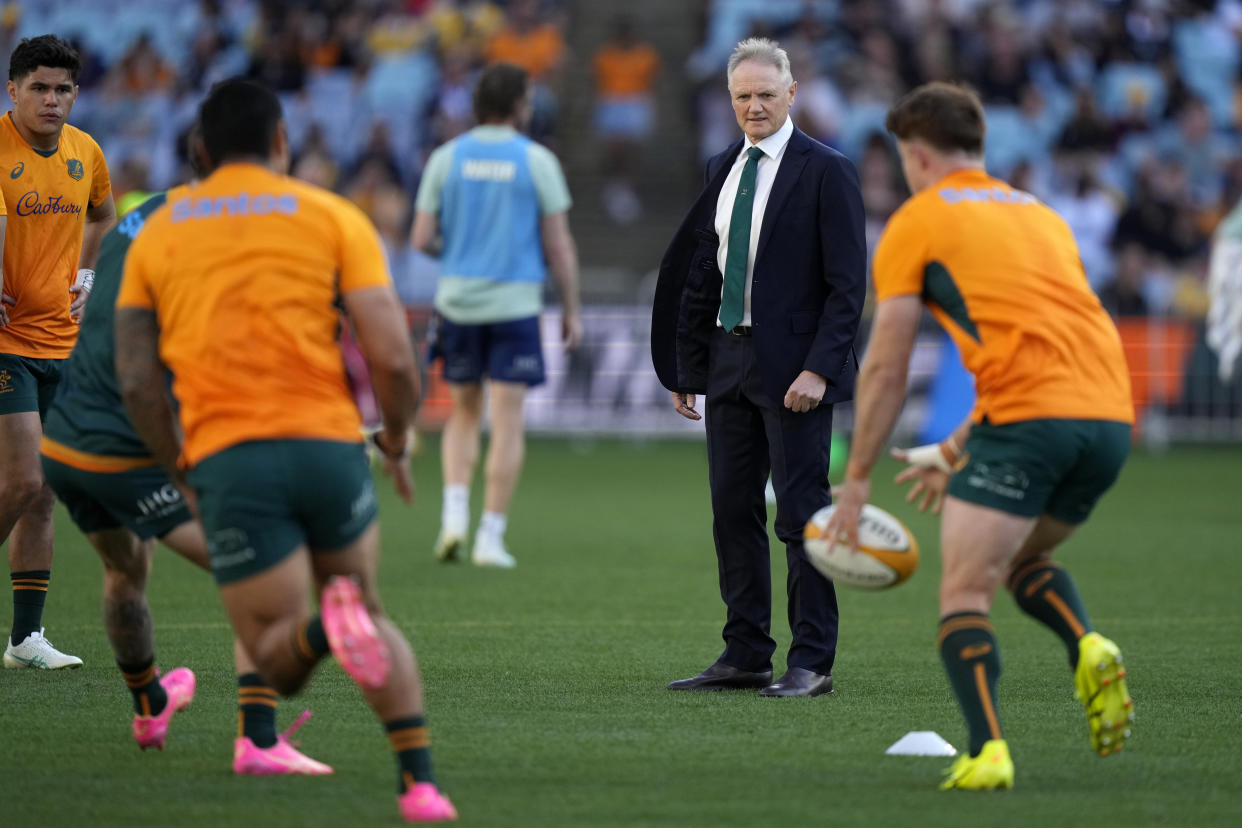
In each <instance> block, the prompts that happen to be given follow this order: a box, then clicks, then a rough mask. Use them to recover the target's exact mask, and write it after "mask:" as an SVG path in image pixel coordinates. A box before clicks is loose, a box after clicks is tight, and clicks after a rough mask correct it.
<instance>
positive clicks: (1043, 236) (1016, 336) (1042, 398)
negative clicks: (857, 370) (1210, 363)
mask: <svg viewBox="0 0 1242 828" xmlns="http://www.w3.org/2000/svg"><path fill="white" fill-rule="evenodd" d="M872 270H873V274H872V275H873V279H874V281H875V290H876V296H877V298H878V300H879V301H881V302H883V301H884V300H885V299H889V298H891V297H893V296H902V295H918V296H921V297H922V299H923V302H924V303H925V304H926V305H927V306H928V307H929V308H930V310H931V312H932V313H933V314H934V315H935V317H936V319H937V320H939V322H940V323H941V324H942V325H943V326H944V328H945V330H947V331H948V332H949V335H950V336H951V337H952V338H953V341H954V342H956V343H957V346H958V348H959V350H960V351H961V353H962V359H963V361H964V363H965V365H966V368H967V369H968V370H969V371H970V372H971V373H972V374H974V376H975V392H976V395H977V401H976V403H975V409H974V412H973V415H972V417H973V419H974V421H975V422H980V421H981V420H983V418H984V417H986V418H987V419H988V421H989V422H991V423H994V424H1003V423H1012V422H1017V421H1021V420H1032V419H1039V418H1065V419H1088V420H1116V421H1120V422H1126V423H1133V422H1134V405H1133V402H1132V400H1131V396H1130V376H1129V372H1128V369H1127V367H1126V361H1125V357H1124V355H1123V353H1122V349H1121V338H1120V336H1119V335H1118V334H1117V328H1116V326H1115V325H1113V322H1112V320H1111V319H1110V318H1109V316H1108V314H1107V313H1106V312H1105V311H1104V309H1103V308H1102V307H1101V305H1100V302H1099V300H1098V299H1097V298H1096V296H1095V294H1094V293H1093V292H1092V290H1091V288H1090V286H1089V285H1088V284H1087V277H1086V275H1085V273H1084V272H1083V269H1082V263H1081V261H1080V260H1079V257H1078V247H1077V245H1075V243H1074V238H1073V235H1072V234H1071V233H1070V229H1069V227H1068V225H1066V223H1065V222H1064V221H1063V220H1062V219H1061V217H1060V216H1058V215H1057V214H1056V213H1055V212H1053V211H1052V210H1051V209H1049V208H1048V207H1046V206H1045V205H1043V204H1041V203H1040V202H1039V201H1038V199H1036V198H1035V197H1034V196H1032V195H1030V194H1028V193H1025V192H1023V191H1021V190H1015V189H1013V188H1011V187H1010V186H1009V185H1008V184H1006V183H1005V182H1003V181H1000V180H999V179H995V178H992V177H991V176H989V175H987V173H985V172H983V171H982V170H959V171H957V172H954V173H952V174H950V175H948V176H945V177H944V178H943V179H942V180H941V181H940V182H938V183H937V184H935V185H933V186H931V187H928V188H927V189H925V190H923V191H921V192H919V193H916V194H915V195H914V196H912V197H911V198H910V199H909V200H908V201H907V202H906V203H905V204H903V205H902V206H901V208H900V209H899V210H898V211H897V212H896V213H894V214H893V217H892V218H891V219H890V220H889V223H888V227H886V228H885V230H884V235H883V237H881V239H880V243H879V246H878V247H877V248H876V252H875V261H874V263H873V267H872Z"/></svg>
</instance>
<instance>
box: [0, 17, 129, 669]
mask: <svg viewBox="0 0 1242 828" xmlns="http://www.w3.org/2000/svg"><path fill="white" fill-rule="evenodd" d="M80 69H81V61H80V59H79V58H78V54H77V52H76V51H74V49H73V47H72V46H70V45H69V44H68V43H66V42H65V41H63V40H61V39H60V38H58V37H56V36H55V35H50V34H49V35H42V36H40V37H35V38H26V39H23V40H22V41H21V43H19V44H18V45H17V48H16V49H14V50H13V54H12V56H11V57H10V60H9V80H8V83H7V85H6V86H7V89H8V92H9V99H10V100H11V101H12V102H13V109H12V111H11V112H10V113H9V114H8V115H7V116H6V117H4V118H0V159H3V160H2V161H0V192H3V195H4V202H5V204H6V205H7V206H8V208H9V216H8V223H7V227H6V228H5V246H4V277H3V283H2V286H3V292H2V295H0V308H2V309H3V310H2V311H0V543H3V542H4V540H5V539H7V540H8V542H9V573H10V578H11V580H12V583H13V627H12V629H11V631H10V633H9V638H8V641H7V642H6V646H5V649H4V658H3V660H4V666H5V667H10V668H21V667H36V668H42V669H58V668H62V667H80V666H81V665H82V660H81V659H80V658H78V657H76V656H72V655H66V654H65V653H62V652H60V651H59V650H57V649H56V648H55V647H53V646H52V645H51V643H50V642H49V641H48V640H47V639H46V638H44V637H43V625H42V620H43V605H44V601H45V600H46V598H47V589H48V584H49V581H50V578H51V574H52V572H51V570H52V507H53V506H54V505H55V502H56V498H55V495H53V493H52V490H51V489H50V488H49V487H48V486H47V485H46V484H45V483H44V480H43V473H42V470H41V468H40V465H39V440H40V438H41V436H42V422H43V419H44V417H45V416H46V414H47V407H48V405H49V404H50V403H51V400H52V395H53V393H54V392H55V390H56V384H57V382H58V381H59V379H60V373H61V369H62V366H63V363H64V361H65V358H66V357H68V356H69V352H70V350H71V349H72V348H73V343H74V341H75V340H76V338H77V334H78V326H77V322H78V320H79V319H80V316H81V313H82V307H83V306H84V305H85V303H86V297H87V294H88V293H89V292H90V289H91V286H92V284H93V283H94V278H95V274H94V271H93V269H92V268H93V267H94V265H95V259H96V257H97V256H98V255H99V245H100V241H101V240H102V239H103V236H104V234H105V233H107V232H108V230H109V229H111V227H112V226H113V225H114V224H115V223H116V210H115V208H114V206H113V203H112V183H111V180H110V179H109V177H108V165H107V163H106V162H105V161H104V157H103V153H102V152H101V151H100V149H99V145H98V144H96V143H95V141H94V140H93V139H92V138H91V136H89V135H87V134H86V133H85V132H82V131H81V130H79V129H77V128H75V127H73V126H70V125H68V124H66V123H65V121H66V119H67V118H68V117H69V113H70V111H72V109H73V104H74V102H75V101H76V100H77V97H78V85H77V79H78V72H79V71H80Z"/></svg>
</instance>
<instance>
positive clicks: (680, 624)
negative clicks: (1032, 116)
mask: <svg viewBox="0 0 1242 828" xmlns="http://www.w3.org/2000/svg"><path fill="white" fill-rule="evenodd" d="M435 449H436V447H435V445H434V444H433V445H431V446H429V447H428V451H426V452H425V453H423V454H422V455H421V456H420V457H419V458H418V459H416V461H415V472H416V478H417V482H418V484H419V486H420V487H421V489H420V495H419V499H418V501H417V503H416V504H415V506H414V507H413V508H411V509H405V508H403V507H401V506H400V505H399V504H398V503H397V502H396V500H395V498H394V497H393V496H392V495H391V486H389V485H388V484H387V483H386V481H385V482H382V483H381V490H382V491H383V492H384V493H385V494H384V497H385V500H384V503H383V512H382V519H383V526H384V561H383V567H382V573H381V574H382V590H383V594H384V599H385V603H386V606H387V608H388V610H389V612H390V613H391V614H392V616H393V617H394V618H395V619H396V621H397V622H398V623H399V625H400V626H401V627H402V628H403V629H404V630H405V631H406V632H407V633H408V635H409V636H410V638H411V640H412V641H413V643H414V645H415V648H416V650H417V652H418V655H419V658H420V661H421V664H422V670H423V676H424V679H425V681H426V685H427V701H428V711H429V716H430V720H431V725H432V734H433V740H434V750H435V757H436V762H437V770H438V773H439V776H440V780H441V782H442V784H443V787H444V788H445V790H446V791H447V792H448V793H449V794H450V795H451V796H452V797H453V799H454V800H455V802H456V803H457V806H458V808H459V810H460V812H461V818H462V824H465V825H497V826H507V825H531V826H646V825H650V826H734V825H736V826H753V825H769V824H772V825H779V824H785V823H794V824H808V825H828V824H835V825H876V826H884V825H892V826H906V825H910V826H938V825H944V826H961V825H1006V826H1016V825H1038V826H1041V828H1042V827H1043V826H1049V825H1101V826H1103V825H1126V826H1141V825H1156V824H1162V825H1163V824H1173V825H1195V826H1210V825H1236V824H1238V820H1239V818H1240V815H1242V693H1240V692H1239V687H1242V646H1239V634H1240V631H1242V602H1239V601H1238V599H1237V592H1238V588H1239V586H1240V585H1242V560H1240V557H1239V552H1240V551H1242V506H1240V505H1239V494H1240V493H1242V487H1240V486H1239V484H1240V482H1242V474H1240V472H1242V451H1240V450H1238V449H1237V448H1214V449H1181V450H1177V451H1174V452H1171V453H1168V454H1163V455H1150V454H1145V453H1141V452H1139V453H1136V455H1135V456H1134V457H1133V458H1132V460H1131V462H1130V463H1129V465H1128V466H1127V467H1126V470H1125V472H1124V474H1123V477H1122V479H1121V481H1120V482H1119V484H1118V485H1117V487H1116V488H1115V489H1114V490H1113V491H1112V492H1111V493H1110V495H1109V496H1108V497H1107V498H1106V500H1105V501H1104V503H1103V504H1102V505H1101V506H1100V508H1099V510H1098V512H1097V514H1096V516H1095V518H1094V519H1093V520H1092V521H1091V522H1090V523H1089V524H1088V525H1087V526H1086V527H1085V528H1084V529H1083V530H1082V531H1081V532H1080V533H1079V535H1078V536H1077V537H1076V538H1074V539H1073V540H1072V541H1071V543H1070V544H1069V545H1068V546H1067V547H1066V548H1065V550H1064V553H1063V554H1062V556H1061V559H1062V560H1063V561H1064V562H1066V563H1067V564H1068V566H1069V568H1070V569H1071V571H1072V572H1073V573H1074V575H1075V577H1076V578H1077V580H1078V584H1079V586H1080V588H1081V590H1082V593H1083V595H1084V596H1085V599H1086V602H1087V605H1088V608H1089V609H1090V611H1091V614H1092V616H1093V620H1094V622H1095V624H1096V626H1097V627H1098V628H1099V629H1101V630H1102V631H1104V632H1105V633H1106V634H1107V635H1109V636H1111V637H1113V638H1115V639H1116V640H1117V641H1118V642H1119V643H1120V644H1121V646H1122V648H1123V649H1124V652H1125V654H1126V661H1127V666H1128V667H1129V670H1130V679H1129V682H1130V689H1131V692H1132V694H1133V696H1134V698H1135V703H1136V709H1137V716H1138V720H1137V723H1136V725H1135V729H1134V736H1133V738H1132V739H1131V741H1130V742H1129V743H1128V744H1127V747H1126V749H1125V752H1124V753H1123V754H1121V755H1120V756H1116V757H1110V758H1108V759H1100V758H1098V757H1096V756H1095V755H1094V754H1092V753H1091V752H1090V750H1089V748H1088V745H1087V736H1086V725H1085V722H1084V720H1083V715H1082V711H1081V708H1080V706H1079V705H1078V703H1077V702H1076V701H1075V700H1074V699H1073V695H1072V685H1071V678H1070V673H1069V670H1068V668H1067V665H1066V663H1065V655H1064V652H1063V650H1062V648H1061V645H1060V644H1059V642H1058V641H1057V640H1056V639H1055V638H1054V637H1053V635H1052V634H1051V633H1050V632H1048V631H1047V630H1045V629H1044V628H1042V627H1040V626H1038V625H1036V624H1035V623H1034V622H1033V621H1031V620H1029V619H1027V618H1026V617H1025V616H1022V615H1021V614H1020V613H1019V612H1018V611H1017V610H1016V609H1015V608H1014V606H1013V605H1012V602H1011V601H1010V600H1009V599H1008V597H1007V596H1001V597H1000V599H999V600H998V601H997V605H996V609H995V611H994V614H993V617H994V623H995V628H996V631H997V634H998V636H999V637H1000V641H1001V650H1002V658H1003V659H1004V665H1005V667H1004V674H1003V675H1002V677H1001V686H1000V696H1001V717H1002V724H1003V726H1004V728H1005V734H1006V737H1007V738H1008V740H1009V743H1010V747H1011V749H1012V752H1013V757H1014V761H1015V763H1016V766H1017V782H1016V787H1015V788H1014V790H1012V791H1008V792H997V793H983V794H976V793H962V792H951V793H940V792H938V791H936V789H935V785H936V783H937V781H938V780H939V778H940V772H941V770H942V768H943V767H944V766H945V765H946V764H947V761H946V760H942V759H926V758H911V757H889V756H885V755H884V750H885V748H886V747H887V746H888V745H890V744H891V743H892V742H894V741H895V740H896V739H898V738H899V737H901V736H902V735H903V734H904V733H906V732H907V731H910V730H935V731H937V732H939V733H940V734H941V735H943V736H945V737H946V738H947V739H948V740H949V741H950V742H953V743H955V744H958V745H961V744H962V743H963V739H964V731H963V726H962V724H961V720H960V716H959V714H958V711H957V708H956V703H955V702H954V700H953V698H952V696H951V695H950V693H949V689H948V685H947V681H946V679H945V678H944V675H943V673H942V671H941V668H940V664H939V659H938V657H937V654H936V650H935V633H936V581H937V577H938V575H939V558H938V554H937V543H936V540H935V538H936V533H935V527H936V523H935V521H934V519H931V518H927V517H925V516H923V515H920V514H919V513H918V512H916V511H914V510H913V509H912V508H911V507H908V506H906V505H905V504H904V503H903V502H902V500H901V493H900V492H899V491H898V490H897V489H896V488H895V487H894V486H892V485H891V484H889V483H887V482H886V481H887V480H889V479H891V477H892V473H893V472H894V471H895V470H896V466H895V465H892V464H888V465H885V466H883V467H882V468H881V469H880V473H879V474H877V477H876V486H875V497H874V499H875V502H876V503H877V504H879V505H881V506H883V507H885V508H888V509H890V510H891V511H893V512H895V513H896V514H898V515H899V516H901V518H902V519H903V520H905V521H907V523H908V525H910V527H911V528H912V529H913V531H914V532H915V533H916V535H917V536H918V537H919V539H920V540H921V542H922V547H923V563H922V566H921V568H920V570H919V571H918V572H917V573H916V574H915V576H914V577H913V579H912V580H911V581H910V582H909V583H907V584H904V585H902V586H901V587H899V588H897V589H895V590H892V591H890V592H884V593H878V594H871V593H856V592H846V591H844V590H842V593H841V596H840V603H841V634H840V652H839V656H838V660H837V664H836V668H835V670H834V673H835V677H836V684H837V693H836V695H835V696H828V697H822V698H818V699H811V700H801V699H791V700H785V699H760V698H758V697H757V696H755V695H754V694H751V693H741V692H734V693H721V694H675V693H670V692H668V691H666V690H665V689H664V685H665V683H666V682H668V681H669V680H671V679H674V678H681V677H684V676H688V675H691V674H693V673H695V672H697V671H698V670H700V669H702V668H703V667H706V666H707V665H708V664H709V663H711V661H712V660H713V659H714V658H715V656H716V655H717V654H718V653H719V651H720V648H721V642H720V639H719V628H720V624H721V621H722V618H723V609H722V606H721V603H720V598H719V593H718V590H717V585H716V565H715V558H714V553H713V551H712V546H711V530H710V511H709V506H708V494H707V483H706V460H705V455H704V450H703V447H702V446H701V445H699V444H694V443H685V442H672V443H668V442H652V443H642V444H640V443H619V442H607V441H599V442H571V441H551V440H534V441H532V442H531V444H530V450H529V456H528V460H527V466H526V472H525V476H524V479H523V481H522V485H521V488H520V491H519V493H518V496H517V499H516V502H515V504H514V507H513V512H512V516H511V520H510V529H509V532H508V541H509V545H510V549H511V551H513V552H514V553H515V554H516V556H517V558H518V560H519V566H518V568H517V569H516V570H513V571H511V572H501V571H494V570H487V571H484V570H479V569H476V568H474V567H472V566H470V565H468V564H466V565H457V566H440V565H437V564H435V563H434V562H433V560H432V558H431V553H430V548H431V543H432V540H433V538H434V536H435V533H436V530H437V528H438V527H437V524H438V519H439V508H440V486H439V477H438V475H439V464H438V458H437V456H436V455H437V452H436V450H435ZM479 488H480V487H479V486H477V485H476V487H475V492H474V499H475V503H476V514H477V508H478V500H479V494H480V492H479ZM57 533H58V534H57V557H56V563H55V566H54V569H53V578H52V592H51V593H50V597H49V602H48V608H47V611H46V614H45V622H46V623H47V625H48V636H49V638H51V639H52V641H53V642H55V643H56V644H57V645H58V646H60V647H62V648H64V649H65V650H67V651H70V652H73V653H76V654H78V655H80V656H82V657H83V658H84V659H85V661H86V666H85V667H84V668H83V669H81V670H78V671H75V672H60V673H41V672H37V671H24V670H23V671H0V746H2V749H0V779H3V780H4V796H3V799H4V801H3V803H0V824H3V825H5V826H14V827H15V828H17V827H18V826H21V828H26V827H27V826H29V827H30V828H33V827H34V826H45V825H46V826H60V825H68V826H127V828H128V827H129V826H140V825H141V826H177V827H178V828H189V827H190V826H247V825H261V826H320V825H322V826H355V825H357V826H361V825H398V824H400V820H399V817H398V815H397V809H396V803H395V798H394V789H395V770H394V767H393V763H392V758H391V755H390V754H389V750H388V746H387V742H386V740H385V738H384V735H383V732H382V729H381V728H380V726H379V725H378V724H377V723H376V722H375V721H374V720H373V719H372V718H371V714H370V712H369V711H368V710H367V709H365V708H364V706H363V705H362V703H361V699H360V696H359V693H358V691H357V690H356V689H355V688H354V687H353V685H352V684H351V683H350V682H349V680H348V679H347V678H346V677H345V675H344V673H342V672H341V671H340V669H339V668H338V667H337V666H336V665H335V664H332V663H325V664H323V665H322V666H321V667H320V669H319V671H318V673H317V674H316V676H315V678H314V680H313V682H312V685H311V687H310V688H309V689H308V690H307V691H306V692H305V693H304V694H303V695H302V696H300V697H298V698H296V699H294V700H292V701H288V702H285V703H283V706H282V709H281V713H280V724H281V726H282V727H283V726H284V725H285V724H286V723H288V722H289V721H291V720H292V719H293V718H294V717H295V716H296V715H297V714H298V712H299V711H301V710H302V709H303V708H304V707H308V708H310V709H313V710H314V713H315V716H314V718H313V719H312V720H311V722H310V723H309V724H308V725H307V727H306V728H305V729H304V730H303V731H302V733H301V734H299V735H300V736H302V737H303V748H304V749H305V750H306V751H307V752H308V753H309V754H311V755H312V756H314V757H316V758H318V759H321V760H323V761H326V762H328V763H330V764H332V765H334V766H335V767H336V771H337V772H336V775H335V776H333V777H329V778H323V779H241V778H234V777H233V776H232V774H231V772H230V763H231V746H232V738H233V734H234V728H235V702H236V691H235V683H234V680H233V675H232V668H231V659H230V646H229V642H230V639H231V636H230V631H229V629H228V626H227V623H226V621H225V619H224V615H223V612H222V610H221V608H220V604H219V600H218V598H217V595H216V591H215V589H214V587H213V585H212V584H211V583H210V582H209V579H208V577H207V576H206V575H204V574H202V573H199V572H198V571H196V570H194V569H193V568H192V567H190V566H189V565H188V564H185V563H184V562H183V561H181V560H179V559H177V558H176V557H175V556H173V555H172V554H171V553H169V552H167V551H166V550H164V551H161V553H160V555H159V557H158V559H157V564H156V570H155V573H154V575H153V578H152V582H151V585H150V596H151V604H152V610H153V613H154V616H155V624H156V647H157V657H158V662H159V664H160V665H162V666H163V667H164V668H165V669H168V668H171V667H173V666H176V665H179V664H186V665H189V666H191V667H192V668H193V669H195V670H196V671H197V673H198V677H199V685H198V687H199V689H198V698H197V700H196V701H195V703H194V705H193V707H191V708H190V710H189V711H187V712H186V713H185V714H183V715H179V716H178V717H177V719H176V720H175V721H174V723H173V726H172V729H171V731H170V735H169V742H168V748H167V749H166V750H165V751H164V752H162V753H160V752H155V751H149V752H146V753H142V752H140V751H139V750H138V749H137V747H135V745H134V743H133V741H132V740H131V738H130V735H129V721H130V715H131V711H130V702H129V697H128V694H127V692H126V690H125V686H124V683H123V682H122V681H121V678H120V676H119V674H118V672H117V670H116V668H115V665H114V664H113V661H112V657H111V652H110V651H109V649H108V644H107V641H106V639H105V638H104V635H103V631H102V628H101V624H100V622H99V597H98V596H99V589H100V580H101V578H100V575H101V567H100V565H99V563H98V562H97V560H96V559H95V557H94V554H93V552H92V551H91V550H90V549H89V548H88V546H87V545H86V543H85V541H84V540H83V539H82V538H81V537H80V536H79V535H78V534H77V532H76V531H75V530H74V529H73V527H72V525H71V524H70V523H69V522H68V520H67V519H66V518H65V515H64V513H63V510H62V511H61V512H60V513H59V516H58V524H57ZM774 548H776V549H777V550H778V551H777V553H776V554H774V555H773V558H774V561H775V562H776V564H777V565H776V566H775V572H776V575H775V577H774V582H775V583H776V584H777V585H778V587H777V597H776V601H775V602H774V617H775V623H774V625H773V626H774V628H775V629H774V634H775V637H776V638H777V640H778V642H779V645H780V647H781V648H782V649H781V650H780V651H778V654H777V656H778V658H777V664H776V665H775V667H776V669H777V672H778V673H779V672H780V671H781V670H782V668H783V666H784V665H783V663H782V662H781V660H780V659H781V658H782V657H783V648H784V647H785V646H786V645H787V643H788V636H789V633H788V630H787V628H786V624H785V621H784V618H785V611H784V597H783V588H782V587H781V586H779V585H781V584H783V583H784V574H783V573H784V561H783V555H782V554H780V552H779V548H778V547H774ZM0 617H2V618H3V619H4V620H5V621H6V622H7V619H8V617H9V616H8V609H7V606H6V608H5V611H4V613H2V614H0ZM4 629H5V630H6V631H7V626H6V627H4Z"/></svg>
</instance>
